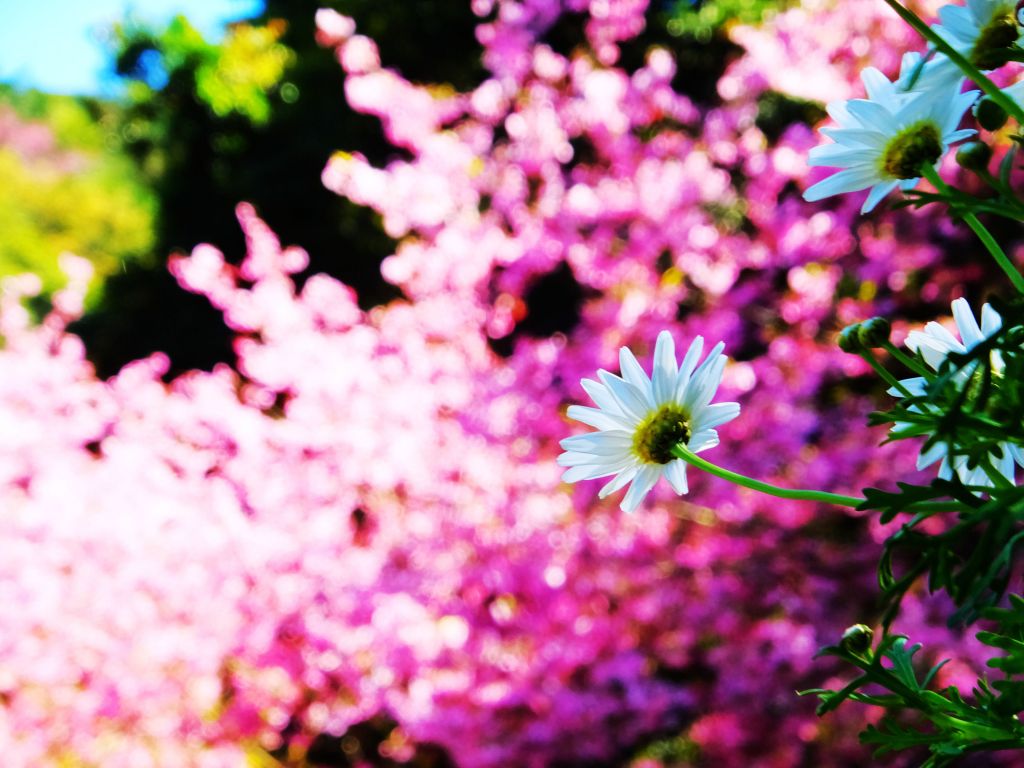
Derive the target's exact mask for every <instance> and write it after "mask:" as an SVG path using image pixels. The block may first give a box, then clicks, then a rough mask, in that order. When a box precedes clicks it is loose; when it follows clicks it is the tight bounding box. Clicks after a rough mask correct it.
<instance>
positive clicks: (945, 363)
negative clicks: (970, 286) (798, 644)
mask: <svg viewBox="0 0 1024 768" xmlns="http://www.w3.org/2000/svg"><path fill="white" fill-rule="evenodd" d="M993 308H994V309H995V310H996V311H997V312H998V313H999V315H1000V317H1001V318H1002V327H1001V328H1000V329H999V330H998V331H996V332H994V333H993V334H992V335H991V336H989V337H987V338H985V339H984V340H983V341H981V342H979V343H977V344H976V345H974V346H973V347H971V348H970V349H967V350H966V351H965V352H949V353H948V354H947V355H946V356H945V359H944V360H942V362H941V364H939V367H938V370H932V368H931V367H930V366H929V365H928V362H927V361H926V360H925V359H924V356H923V354H922V353H921V350H920V349H919V351H918V353H917V356H916V357H915V358H913V359H911V358H908V357H906V356H903V355H902V354H901V353H900V352H899V351H898V350H896V349H895V348H894V347H893V346H892V345H891V344H889V343H888V341H887V340H884V342H883V346H884V347H885V348H886V349H888V350H889V351H890V352H891V353H892V354H893V356H894V357H896V358H897V359H898V360H902V362H904V363H905V364H906V365H907V366H908V367H910V368H912V369H913V371H914V372H915V373H917V374H920V381H917V382H915V383H914V384H908V383H903V382H901V383H899V384H895V385H894V387H893V389H891V390H890V392H891V393H893V394H897V395H899V394H903V395H904V396H903V397H902V398H901V399H900V400H899V401H898V402H897V404H896V405H895V406H894V407H893V408H891V409H890V410H888V411H885V412H880V413H875V414H873V415H872V418H871V422H872V423H873V424H876V425H877V424H891V425H893V428H892V431H891V433H890V437H889V439H890V440H899V439H905V438H911V437H916V438H919V437H923V438H925V442H924V446H923V448H922V450H923V451H928V450H929V449H931V448H932V447H934V446H940V447H941V449H942V451H943V452H944V455H946V456H947V457H948V459H947V460H948V461H949V463H950V466H952V467H960V468H961V469H965V470H967V471H962V472H956V471H953V472H947V473H945V474H948V475H950V476H949V477H948V479H941V478H940V479H936V480H934V481H933V482H932V483H930V484H929V485H916V484H912V483H897V488H896V490H895V491H890V490H881V489H877V488H869V489H866V490H865V492H864V495H865V500H864V502H863V503H862V504H861V505H860V509H862V510H877V511H878V512H880V513H881V514H880V520H881V522H882V523H891V522H894V521H902V524H901V525H900V526H899V528H898V529H897V530H896V531H895V532H894V533H893V534H892V535H891V536H890V537H889V538H888V540H887V541H886V542H885V545H884V551H883V555H882V558H881V562H880V564H879V569H878V580H879V585H880V586H881V589H882V593H883V600H884V612H883V614H882V617H881V624H882V626H883V628H884V629H885V630H886V632H885V634H883V636H882V639H881V640H880V641H879V643H878V645H877V647H875V648H872V647H871V645H872V643H871V640H872V633H871V630H870V629H869V628H868V627H865V626H863V625H856V626H855V627H851V628H850V629H849V630H847V631H846V632H845V633H844V634H843V637H842V639H841V640H840V642H839V643H837V644H836V645H834V646H829V647H827V648H824V649H822V651H821V652H820V653H821V655H826V656H834V657H838V658H840V659H843V660H844V661H846V662H848V663H850V664H853V665H854V666H856V667H857V668H858V669H859V670H860V671H861V674H860V675H859V676H858V677H857V678H855V679H854V680H852V681H851V682H850V683H849V684H848V685H846V686H845V687H843V688H842V689H840V690H837V691H833V690H824V689H818V690H813V691H806V692H805V693H814V694H816V695H817V696H818V697H819V699H820V701H821V703H820V705H819V707H818V713H819V714H825V713H826V712H830V711H832V710H834V709H835V708H836V707H838V706H839V705H840V704H842V703H843V702H844V701H856V702H860V703H865V704H870V705H874V706H879V707H883V708H885V709H886V715H885V716H884V717H883V718H882V719H881V721H880V722H879V723H878V724H877V725H873V726H869V727H868V728H867V729H866V730H865V731H864V732H863V733H862V734H861V739H862V741H864V742H865V743H867V744H872V745H874V746H875V748H876V755H883V754H886V753H889V752H896V751H901V750H908V749H909V750H915V749H917V750H926V751H927V754H928V757H927V758H926V759H925V760H924V762H923V763H922V765H923V766H925V768H936V767H937V766H944V765H949V764H951V763H952V762H954V761H955V760H956V759H957V758H958V757H961V756H964V755H966V754H968V753H977V752H992V751H997V750H1008V749H1024V725H1022V724H1021V722H1020V720H1019V717H1018V715H1019V713H1020V712H1021V711H1024V679H1021V676H1022V674H1024V599H1022V598H1020V597H1017V596H1013V595H1011V596H1010V597H1009V599H1008V602H1006V603H1005V604H1004V598H1006V593H1007V590H1008V587H1009V585H1010V582H1011V579H1012V578H1013V577H1014V576H1015V575H1017V576H1019V574H1020V570H1021V569H1020V564H1019V562H1018V561H1019V559H1020V558H1019V550H1020V547H1021V543H1022V541H1024V487H1019V486H1017V485H1015V484H1014V483H1012V482H1011V481H1010V480H1009V479H1007V478H1006V477H1004V476H1003V475H1002V474H1000V472H999V471H998V469H997V468H996V467H995V466H994V464H995V462H997V461H999V459H1000V458H1003V457H1004V456H1005V454H1004V452H1005V451H1008V450H1011V446H1013V447H1016V446H1022V445H1024V302H1017V303H1013V304H1010V303H1005V302H999V301H998V300H996V301H993ZM858 333H859V331H858V326H854V327H853V330H852V331H850V333H848V334H847V337H848V339H853V340H857V339H859V336H858V335H857V334H858ZM854 346H855V347H856V348H855V349H854V350H853V351H855V352H857V353H859V354H862V355H865V356H866V358H867V359H869V362H872V363H873V364H875V365H876V368H878V367H879V366H878V364H877V361H875V360H874V358H872V357H871V356H870V353H869V351H868V350H867V349H866V348H865V345H863V344H859V343H857V344H855V345H854ZM931 362H932V364H938V361H937V360H936V359H935V358H932V360H931ZM880 372H881V373H883V374H884V373H886V372H885V371H884V370H880ZM890 381H891V382H893V383H894V382H895V379H890ZM906 381H907V380H904V382H906ZM901 389H902V393H901V392H900V390H901ZM976 468H980V469H982V470H983V472H984V477H986V478H987V482H985V483H983V484H980V483H979V484H974V485H969V484H965V482H964V481H963V479H962V477H971V478H972V479H973V480H974V481H975V482H976V483H977V478H978V477H979V476H981V475H980V474H979V473H976V472H972V471H971V470H975V469H976ZM922 578H924V579H926V581H927V585H928V588H929V589H930V590H931V591H933V592H935V591H944V592H946V593H947V594H948V595H949V596H950V598H951V599H952V601H953V602H954V604H955V606H956V610H955V612H954V613H953V614H952V616H951V617H950V620H949V621H950V624H951V625H954V626H957V625H959V626H965V625H969V624H972V623H974V622H975V621H978V620H984V621H987V622H992V624H991V628H990V629H986V630H985V631H981V632H979V633H978V635H977V636H978V639H979V640H980V641H981V642H982V643H984V644H986V645H988V646H989V647H991V648H992V649H993V651H994V656H993V658H992V659H990V660H989V661H988V666H989V667H990V668H992V669H993V670H998V671H999V672H1001V673H1002V675H1003V679H999V680H995V681H990V680H988V679H987V678H985V677H983V678H980V679H979V680H978V682H977V683H976V684H975V686H974V690H973V691H972V693H971V695H970V696H969V697H967V698H965V697H964V696H962V695H961V693H960V691H959V690H958V689H957V688H955V687H952V686H951V687H947V688H945V689H944V690H941V691H935V690H930V689H929V685H930V684H932V683H933V681H934V679H935V676H936V673H937V672H938V671H939V669H940V668H941V667H942V665H943V664H944V663H945V662H942V663H940V664H937V665H935V666H933V667H931V668H930V669H929V670H928V671H927V672H925V673H924V674H923V675H922V676H920V677H919V676H918V673H917V672H916V671H915V669H914V664H913V660H914V655H915V654H916V653H917V652H918V651H919V650H920V645H908V644H907V640H906V638H905V637H903V636H900V635H895V634H888V628H889V625H890V623H891V622H892V621H893V620H894V619H895V617H896V616H897V613H898V611H899V607H900V603H901V601H902V599H903V597H904V595H906V594H907V592H908V591H909V590H910V589H911V588H913V587H914V586H915V585H916V584H917V583H918V582H919V581H920V580H921V579H922Z"/></svg>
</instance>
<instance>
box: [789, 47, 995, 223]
mask: <svg viewBox="0 0 1024 768" xmlns="http://www.w3.org/2000/svg"><path fill="white" fill-rule="evenodd" d="M861 79H862V80H863V81H864V87H865V88H866V89H867V93H868V98H867V99H850V100H849V101H840V102H833V103H832V104H829V105H828V113H829V115H831V117H832V119H833V120H835V121H836V122H837V123H838V124H839V127H838V128H823V129H822V131H821V132H822V133H823V134H825V135H826V136H828V137H830V138H832V139H833V140H834V141H833V143H832V144H824V145H822V146H819V147H815V148H814V149H812V150H811V151H810V153H809V154H808V159H807V163H808V165H812V166H826V167H832V168H843V169H844V170H841V171H839V173H836V174H833V175H832V176H829V177H828V178H827V179H823V180H822V181H819V182H818V183H817V184H815V185H813V186H812V187H810V188H808V189H807V190H806V191H804V200H808V201H811V202H813V201H815V200H821V199H823V198H826V197H831V196H833V195H839V194H843V193H844V192H855V191H857V190H861V189H867V188H868V187H871V192H870V193H868V197H867V200H865V201H864V205H863V206H862V207H861V213H867V212H868V211H870V210H872V209H873V208H874V207H875V206H876V205H878V203H879V202H880V201H881V200H882V198H884V197H885V196H886V195H887V194H889V193H890V192H892V191H893V190H894V189H896V188H897V187H899V188H901V189H904V190H908V189H912V188H913V187H914V186H915V185H916V184H917V182H918V180H919V178H920V175H921V166H922V165H923V164H924V163H932V164H933V165H935V166H937V165H938V163H939V160H941V159H942V156H943V155H944V154H945V153H946V150H947V149H948V148H949V145H950V144H952V143H953V142H955V141H960V140H961V139H965V138H967V137H968V136H972V135H974V133H976V131H974V130H971V129H965V130H957V125H959V124H960V119H961V118H962V117H963V114H964V112H966V111H967V109H968V108H969V107H970V106H971V104H973V103H974V101H975V98H976V97H977V95H978V92H977V91H968V92H967V93H958V92H957V90H958V88H959V83H958V82H957V83H956V85H955V87H948V86H946V85H945V82H946V81H945V80H942V79H941V78H938V79H935V80H932V81H931V82H932V83H933V84H934V87H929V88H928V89H927V90H912V91H907V92H904V91H903V90H902V89H901V88H899V87H898V86H897V84H894V83H892V82H891V81H890V80H889V79H888V78H887V77H885V75H883V74H882V73H881V72H879V71H878V70H877V69H874V68H871V67H869V68H868V69H866V70H864V72H863V73H862V74H861ZM940 86H941V87H940Z"/></svg>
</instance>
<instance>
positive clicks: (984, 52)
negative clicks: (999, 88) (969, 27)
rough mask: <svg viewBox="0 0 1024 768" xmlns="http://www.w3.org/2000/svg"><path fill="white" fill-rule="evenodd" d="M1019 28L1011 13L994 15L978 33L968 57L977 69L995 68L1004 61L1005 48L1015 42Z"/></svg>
mask: <svg viewBox="0 0 1024 768" xmlns="http://www.w3.org/2000/svg"><path fill="white" fill-rule="evenodd" d="M1019 36H1020V30H1019V29H1018V28H1017V22H1016V21H1015V20H1014V18H1013V14H1012V13H1009V12H1007V13H1004V14H1003V15H1001V16H994V17H993V18H992V20H991V21H989V23H988V24H986V25H985V27H984V29H982V30H981V33H980V34H979V35H978V39H977V40H976V41H975V43H974V48H972V49H971V55H970V56H969V57H968V58H969V59H970V60H971V64H973V65H974V66H976V67H977V68H978V69H996V68H997V67H1001V66H1003V64H1005V63H1006V61H1007V59H1006V52H1007V50H1008V49H1009V48H1010V47H1011V46H1012V45H1013V44H1014V43H1015V42H1017V38H1018V37H1019Z"/></svg>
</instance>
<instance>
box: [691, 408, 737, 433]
mask: <svg viewBox="0 0 1024 768" xmlns="http://www.w3.org/2000/svg"><path fill="white" fill-rule="evenodd" d="M739 415H740V404H739V403H715V404H714V405H708V406H706V407H704V408H702V409H701V411H700V416H699V417H696V418H695V420H694V424H693V430H694V431H695V432H700V431H701V430H704V429H712V428H713V427H719V426H721V425H722V424H725V423H726V422H727V421H732V420H733V419H735V418H736V417H737V416H739Z"/></svg>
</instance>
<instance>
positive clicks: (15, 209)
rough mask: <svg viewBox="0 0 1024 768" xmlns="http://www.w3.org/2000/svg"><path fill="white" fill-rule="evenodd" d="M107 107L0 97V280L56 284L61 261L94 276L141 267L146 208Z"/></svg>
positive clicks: (148, 218)
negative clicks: (86, 263)
mask: <svg viewBox="0 0 1024 768" xmlns="http://www.w3.org/2000/svg"><path fill="white" fill-rule="evenodd" d="M114 115H115V112H114V107H112V106H111V105H109V104H104V103H102V102H99V101H96V100H90V99H80V98H74V97H69V96H50V95H46V94H42V93H39V92H36V91H27V92H19V91H16V90H14V89H12V88H10V87H3V88H0V232H3V237H2V238H0V275H11V274H19V273H22V272H34V273H36V274H37V275H39V276H40V278H42V281H43V287H44V290H45V291H52V290H53V289H55V288H57V287H59V286H61V285H62V284H63V283H64V277H63V275H62V274H61V272H60V270H59V268H58V266H57V260H58V257H59V256H60V254H61V253H62V252H64V251H71V252H73V253H75V254H78V255H81V256H84V257H86V258H88V259H90V260H91V261H92V263H93V265H94V267H95V268H96V272H97V276H98V277H99V278H103V277H104V276H106V275H110V274H113V273H115V272H117V271H119V270H121V269H122V268H124V266H125V265H126V264H130V263H139V262H142V261H144V260H145V259H146V257H147V256H148V255H149V254H150V253H151V251H152V247H153V215H154V207H155V201H154V199H153V196H152V194H151V193H150V192H149V191H148V189H147V188H146V186H145V185H144V184H143V182H142V180H141V178H140V174H139V173H138V172H137V171H136V169H135V168H134V167H133V165H132V163H131V162H130V161H129V160H128V159H127V158H125V157H124V156H122V155H120V154H119V153H118V152H117V150H116V143H115V142H112V141H110V134H109V130H108V129H107V128H106V127H105V126H108V125H110V124H111V123H112V121H113V120H114V119H115V117H114Z"/></svg>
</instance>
